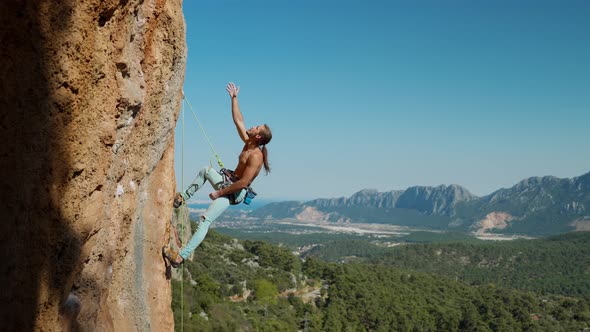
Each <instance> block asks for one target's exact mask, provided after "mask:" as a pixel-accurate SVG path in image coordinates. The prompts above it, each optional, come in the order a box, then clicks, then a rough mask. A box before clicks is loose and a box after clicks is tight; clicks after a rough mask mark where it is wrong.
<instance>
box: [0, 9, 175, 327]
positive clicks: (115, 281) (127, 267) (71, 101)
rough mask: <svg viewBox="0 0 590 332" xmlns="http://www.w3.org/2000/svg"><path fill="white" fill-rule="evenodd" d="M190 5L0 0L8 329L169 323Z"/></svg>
mask: <svg viewBox="0 0 590 332" xmlns="http://www.w3.org/2000/svg"><path fill="white" fill-rule="evenodd" d="M181 6H182V1H181V0H168V1H167V0H116V1H113V0H104V1H103V0H76V1H73V0H64V1H49V0H45V1H43V0H38V1H32V0H3V1H2V3H1V4H0V13H1V14H0V15H1V17H0V45H2V47H1V48H0V69H1V71H0V73H1V77H0V109H1V113H0V114H1V115H0V133H1V134H0V135H1V136H0V139H1V141H2V143H1V144H0V146H1V147H0V158H1V159H0V173H1V174H2V177H1V178H0V189H1V197H0V209H1V211H2V218H1V221H0V222H1V224H2V226H1V227H2V229H1V230H0V255H1V256H0V261H1V270H0V278H1V282H0V285H2V286H3V288H4V289H3V290H2V291H0V305H1V306H2V311H1V312H0V326H2V330H4V331H31V330H43V331H61V330H85V331H171V330H172V328H173V319H172V312H171V310H170V299H171V290H170V285H169V282H168V281H167V280H166V278H165V275H164V265H163V262H162V259H161V255H160V248H161V246H162V245H164V244H166V243H167V242H168V236H169V235H168V234H169V233H168V220H169V217H170V215H171V212H172V211H171V200H172V197H173V193H174V190H175V178H174V171H173V155H174V154H173V148H174V147H173V145H174V142H173V130H174V127H175V123H176V119H177V114H178V111H179V109H180V102H181V86H182V83H183V79H184V66H185V57H186V46H185V39H184V38H185V36H184V33H185V32H184V20H183V16H182V10H181Z"/></svg>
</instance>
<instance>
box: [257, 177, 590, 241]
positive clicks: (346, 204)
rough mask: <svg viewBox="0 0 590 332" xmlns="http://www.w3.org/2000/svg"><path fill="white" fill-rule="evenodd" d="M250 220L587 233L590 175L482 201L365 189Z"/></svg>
mask: <svg viewBox="0 0 590 332" xmlns="http://www.w3.org/2000/svg"><path fill="white" fill-rule="evenodd" d="M251 217H256V218H260V219H296V220H301V221H330V222H337V223H385V224H392V225H402V226H413V227H421V228H427V229H439V230H457V231H468V232H474V233H502V234H523V235H531V236H540V235H550V234H559V233H564V232H568V231H572V230H590V172H588V173H586V174H584V175H581V176H578V177H574V178H565V179H562V178H557V177H554V176H544V177H531V178H527V179H525V180H522V181H520V182H519V183H517V184H516V185H514V186H513V187H511V188H508V189H505V188H502V189H499V190H497V191H495V192H493V193H491V194H489V195H487V196H483V197H479V196H476V195H473V194H472V193H470V192H469V191H468V190H467V189H466V188H464V187H462V186H459V185H440V186H436V187H428V186H414V187H410V188H407V189H406V190H392V191H387V192H379V191H377V190H373V189H365V190H361V191H359V192H357V193H355V194H353V195H352V196H350V197H340V198H331V199H324V198H322V199H315V200H311V201H307V202H297V201H286V202H275V203H270V204H268V205H265V206H263V207H261V208H258V209H256V210H254V211H253V212H252V213H251Z"/></svg>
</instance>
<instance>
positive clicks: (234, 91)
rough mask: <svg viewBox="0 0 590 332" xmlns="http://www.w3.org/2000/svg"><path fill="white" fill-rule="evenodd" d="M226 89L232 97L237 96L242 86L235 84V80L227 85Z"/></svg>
mask: <svg viewBox="0 0 590 332" xmlns="http://www.w3.org/2000/svg"><path fill="white" fill-rule="evenodd" d="M225 89H226V90H227V93H229V96H230V97H231V98H235V97H237V96H238V93H239V92H240V87H237V88H236V85H235V84H234V82H229V83H228V84H227V86H226V87H225Z"/></svg>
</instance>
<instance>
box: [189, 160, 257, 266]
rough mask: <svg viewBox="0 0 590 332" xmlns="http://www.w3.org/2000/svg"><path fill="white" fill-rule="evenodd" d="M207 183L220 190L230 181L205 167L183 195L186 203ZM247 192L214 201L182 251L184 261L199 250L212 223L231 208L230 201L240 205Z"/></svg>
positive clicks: (239, 192)
mask: <svg viewBox="0 0 590 332" xmlns="http://www.w3.org/2000/svg"><path fill="white" fill-rule="evenodd" d="M205 181H209V183H211V186H213V188H214V189H215V190H219V189H221V188H222V187H223V186H224V183H227V181H229V179H224V176H222V175H221V174H219V172H217V171H216V170H214V169H213V168H211V167H209V166H207V167H204V168H202V169H201V170H200V171H199V174H197V177H196V178H195V179H194V180H193V183H192V184H191V185H190V186H189V187H188V188H187V189H186V190H185V191H184V192H183V193H181V195H182V198H184V201H185V202H186V201H187V200H188V199H189V198H191V197H192V196H193V195H194V194H195V192H197V190H199V189H201V188H202V187H203V185H204V184H205ZM246 192H247V190H245V189H242V190H240V191H238V192H236V193H234V194H231V196H233V197H230V196H223V197H219V198H217V199H215V200H213V202H212V203H211V205H209V208H207V211H205V213H204V214H203V215H202V216H201V219H200V221H199V226H198V227H197V230H196V232H195V234H193V236H192V237H191V239H190V241H189V242H188V243H187V244H186V246H185V247H184V248H183V249H182V250H181V251H180V256H182V258H183V259H187V258H188V257H189V256H190V255H191V253H192V252H193V251H195V249H197V247H198V246H199V244H201V242H203V239H205V235H207V232H208V231H209V226H211V223H213V221H215V219H217V218H218V217H219V216H220V215H221V214H222V213H223V212H224V211H225V210H226V209H227V208H228V207H229V205H230V199H233V201H234V202H235V204H238V203H240V202H241V201H243V200H244V197H245V196H246Z"/></svg>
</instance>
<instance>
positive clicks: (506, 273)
mask: <svg viewBox="0 0 590 332" xmlns="http://www.w3.org/2000/svg"><path fill="white" fill-rule="evenodd" d="M306 255H315V256H317V257H320V258H322V259H324V260H329V261H335V262H336V261H344V260H346V261H350V260H356V261H362V262H370V263H374V264H385V265H391V266H396V267H400V268H406V269H413V270H417V271H423V272H427V273H431V274H435V275H438V276H443V277H447V278H452V279H458V280H462V281H465V282H466V283H468V284H472V285H481V284H487V283H493V284H496V285H498V286H502V287H507V288H514V289H521V290H529V291H535V292H539V293H540V294H561V295H569V296H583V297H586V298H588V299H590V232H574V233H568V234H564V235H558V236H553V237H549V238H545V239H535V240H515V241H507V242H486V241H457V242H451V243H448V242H440V243H414V244H405V245H401V246H397V247H394V248H382V247H378V246H376V245H373V244H371V243H368V242H366V241H356V242H354V243H351V242H350V241H333V242H330V243H327V244H325V245H322V246H318V247H316V248H314V249H313V250H311V251H309V252H308V253H306Z"/></svg>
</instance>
